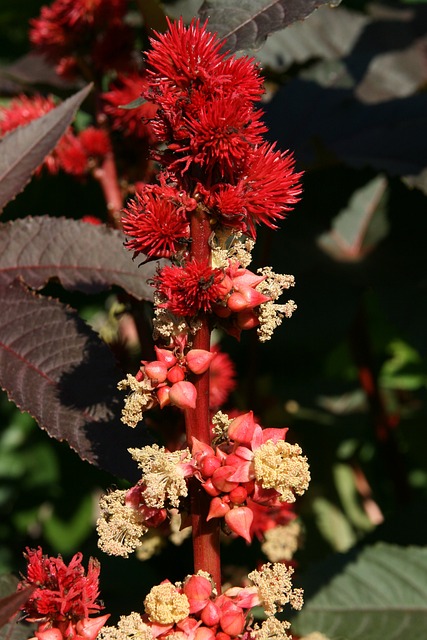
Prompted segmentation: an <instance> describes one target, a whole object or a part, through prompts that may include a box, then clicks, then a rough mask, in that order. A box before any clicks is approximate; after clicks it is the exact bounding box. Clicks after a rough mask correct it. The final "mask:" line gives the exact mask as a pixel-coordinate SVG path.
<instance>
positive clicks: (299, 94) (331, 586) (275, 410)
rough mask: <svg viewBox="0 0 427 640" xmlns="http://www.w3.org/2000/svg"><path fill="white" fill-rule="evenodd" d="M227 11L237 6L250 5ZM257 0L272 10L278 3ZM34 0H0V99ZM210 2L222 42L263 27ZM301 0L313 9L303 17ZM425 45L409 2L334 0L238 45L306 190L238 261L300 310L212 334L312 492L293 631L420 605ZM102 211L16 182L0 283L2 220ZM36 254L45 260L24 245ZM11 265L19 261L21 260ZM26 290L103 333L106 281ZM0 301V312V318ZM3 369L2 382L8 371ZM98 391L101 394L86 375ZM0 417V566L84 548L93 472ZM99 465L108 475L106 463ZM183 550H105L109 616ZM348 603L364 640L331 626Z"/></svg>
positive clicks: (372, 619) (425, 510)
mask: <svg viewBox="0 0 427 640" xmlns="http://www.w3.org/2000/svg"><path fill="white" fill-rule="evenodd" d="M229 4H230V3H228V5H229ZM240 4H241V5H242V7H243V8H246V7H248V8H249V11H253V12H254V13H256V11H255V9H257V11H258V10H259V8H260V7H261V9H262V6H266V5H267V3H265V2H264V3H263V2H259V1H258V2H255V1H254V2H248V3H240ZM270 4H271V3H270ZM273 4H274V5H275V8H276V9H277V10H279V9H280V8H281V7H282V5H284V3H281V2H276V3H273ZM41 5H42V2H39V1H36V0H20V1H19V2H17V1H16V0H14V1H13V2H12V0H3V2H2V7H1V10H0V60H1V67H0V91H1V94H2V100H4V101H7V100H8V99H9V96H10V95H11V94H13V92H14V90H16V88H17V87H18V88H19V90H22V88H24V89H25V88H28V87H31V86H32V84H31V82H30V79H29V78H28V77H25V73H24V75H23V72H22V71H20V69H19V66H18V67H17V66H16V60H17V59H18V58H19V57H20V56H24V55H25V54H26V53H27V52H28V41H27V23H28V19H30V18H31V17H35V16H36V15H38V13H39V10H40V7H41ZM222 5H223V3H222V2H219V1H214V0H212V1H211V2H205V3H204V4H203V6H202V7H201V15H202V16H207V15H210V16H211V22H212V24H215V25H216V28H218V30H219V31H220V35H229V36H230V34H232V35H233V37H232V38H230V40H229V43H230V44H231V46H233V47H234V46H236V47H237V48H240V46H243V47H248V48H250V47H252V46H253V45H257V46H259V45H260V40H259V39H260V38H262V35H263V33H262V29H260V28H259V25H258V23H257V22H256V21H255V20H252V21H250V24H252V27H253V29H252V30H250V32H245V33H244V34H242V33H241V30H239V29H237V28H236V26H235V25H236V24H237V25H238V24H241V23H242V18H241V16H239V15H237V9H236V11H235V10H234V9H233V8H232V7H230V6H228V7H227V12H226V15H225V17H224V13H223V9H222ZM295 5H296V6H297V8H298V6H299V7H301V6H303V5H304V3H295ZM309 5H310V7H314V6H315V3H310V2H307V3H306V4H305V8H307V7H308V6H309ZM200 6H201V2H194V1H192V0H179V1H178V2H171V1H169V2H165V3H164V8H165V10H166V11H167V12H168V13H169V14H170V15H180V14H181V13H184V14H185V15H186V17H187V18H190V17H191V16H192V15H195V13H196V12H197V11H198V10H199V8H200ZM242 7H239V10H241V9H242ZM254 8H255V9H254ZM221 11H222V13H221ZM265 13H267V12H266V11H265ZM307 13H308V11H307ZM261 14H262V11H261ZM304 15H305V14H304ZM300 17H303V15H302V14H301V16H300ZM264 18H265V19H266V20H267V23H268V20H270V21H271V24H270V26H269V27H268V28H266V29H265V34H264V35H266V34H267V32H268V31H271V30H274V29H275V22H274V21H275V20H279V22H280V20H281V24H282V23H283V19H282V18H280V15H279V18H277V16H276V14H274V15H273V16H272V15H271V14H270V13H268V15H265V16H264ZM239 20H240V22H239ZM215 21H216V22H215ZM236 21H237V22H236ZM265 24H266V22H265V21H263V25H264V26H265ZM243 35H244V38H243ZM239 38H242V39H241V40H239ZM242 43H243V44H242ZM426 45H427V7H426V5H425V4H423V3H422V2H418V3H417V2H413V3H411V2H400V3H389V4H386V3H384V4H381V5H379V4H376V5H373V4H367V3H364V2H355V1H353V2H350V1H349V2H343V3H342V4H341V5H340V6H339V7H337V8H334V9H333V10H332V9H330V8H327V7H325V8H321V9H319V10H318V11H317V12H315V13H313V14H312V15H311V16H310V17H309V18H307V20H305V21H304V22H298V23H296V24H294V25H292V26H291V27H289V28H287V29H285V30H277V31H274V33H272V35H270V36H269V37H268V38H267V41H266V43H265V44H264V45H262V46H261V47H260V48H258V50H256V51H255V53H254V55H255V56H256V57H257V58H258V59H259V60H260V61H261V64H262V66H263V69H264V73H265V77H266V87H267V94H266V102H265V104H264V105H263V107H264V110H265V119H266V121H267V123H268V126H269V128H270V132H269V136H270V138H271V140H278V144H279V146H280V147H281V148H283V149H286V148H291V149H294V151H295V155H296V158H297V163H298V166H299V168H302V169H304V171H305V177H304V198H303V200H302V202H301V203H300V204H299V205H298V207H297V210H296V212H295V213H293V214H292V215H291V216H290V217H289V219H288V220H287V221H286V222H284V223H283V225H282V226H281V229H280V231H277V232H276V233H271V232H261V233H260V240H259V242H258V244H257V256H256V260H257V264H256V266H259V265H263V264H267V263H270V264H272V266H273V267H274V269H275V270H276V271H278V272H291V273H294V274H295V276H296V280H297V288H296V290H295V299H296V302H297V304H298V307H299V308H298V312H297V314H295V315H294V317H293V318H292V320H291V321H289V322H287V323H286V324H285V326H284V328H282V330H281V331H277V332H276V334H275V336H274V338H273V340H272V342H271V344H267V345H259V344H258V343H257V342H256V339H255V338H254V337H253V336H244V337H243V338H242V342H241V343H240V344H239V345H238V344H234V342H233V341H231V340H230V341H228V340H224V342H223V347H224V349H225V350H228V351H229V352H230V354H231V355H232V357H233V358H234V360H235V361H236V364H237V368H238V371H239V378H240V384H239V388H238V391H237V392H236V393H235V397H234V401H235V404H236V405H237V406H238V407H239V408H240V409H248V408H252V409H253V410H254V411H255V412H256V414H257V415H259V416H260V417H261V418H262V421H263V424H264V425H265V426H284V425H289V426H291V427H292V433H293V434H294V437H295V440H296V441H298V442H299V443H301V445H302V446H303V449H304V451H305V453H306V454H307V456H308V458H309V461H310V464H311V469H312V483H311V487H310V490H309V492H308V493H307V496H306V497H305V498H304V500H303V501H301V502H300V505H299V512H300V515H301V520H302V523H303V526H304V531H305V533H304V544H303V546H302V548H301V549H300V551H299V552H298V555H297V562H298V574H299V576H300V577H301V580H302V582H303V583H304V584H305V587H306V593H307V596H308V604H307V606H306V607H305V609H304V610H303V612H302V615H301V616H300V619H299V622H298V621H297V624H299V625H300V626H299V627H297V628H298V629H299V630H300V631H301V633H307V632H309V631H311V630H313V628H318V629H320V630H322V631H324V632H325V633H329V634H330V636H331V637H332V638H334V637H337V638H348V639H350V638H359V637H362V634H363V638H364V640H367V639H372V640H376V638H378V639H379V638H383V637H385V636H387V637H388V638H390V639H391V638H396V639H397V638H401V637H403V635H408V637H411V639H412V640H414V639H415V638H418V637H420V638H421V637H423V636H422V635H420V633H421V632H420V629H422V628H424V629H425V624H426V608H425V607H426V605H425V603H426V598H425V597H424V598H423V599H422V598H421V600H418V599H417V598H418V597H419V592H418V594H417V593H412V592H411V591H410V589H409V590H408V589H407V588H406V587H405V576H406V575H407V574H408V572H409V575H410V576H411V578H412V579H413V581H415V584H416V585H417V586H418V585H420V584H421V583H422V580H421V578H420V573H419V571H420V570H419V567H424V565H425V563H426V559H425V549H417V548H415V547H414V548H413V547H409V546H408V545H417V546H423V545H425V541H426V539H427V538H426V533H427V531H426V528H427V524H426V523H427V518H426V515H427V495H426V492H427V467H426V464H425V451H426V444H427V438H426V435H425V434H426V429H425V423H426V381H427V370H426V364H425V362H426V361H425V355H426V349H427V338H426V332H425V326H426V324H427V296H426V287H427V259H426V255H427V252H426V250H425V238H426V237H427V218H426V194H427V94H426V91H425V89H426V86H427V84H426V83H427V53H426V52H427V46H426ZM39 79H40V82H39V83H38V87H39V88H40V89H45V88H47V85H49V82H48V80H49V77H42V76H39ZM55 93H56V94H57V95H59V96H62V97H65V96H66V95H69V93H70V91H69V90H68V89H67V88H66V87H64V86H60V85H59V86H57V87H56V88H55ZM78 117H80V118H82V117H83V118H84V114H83V115H82V113H80V114H79V116H78ZM103 204H104V202H103V199H102V196H101V193H100V191H99V189H98V186H97V184H95V183H94V182H92V181H91V180H90V179H88V180H87V181H86V182H81V183H76V182H75V181H74V180H73V179H72V178H70V177H68V176H65V175H58V176H54V177H52V176H43V179H40V180H37V179H34V180H32V181H31V183H30V184H29V185H28V187H27V188H26V190H25V191H24V192H23V193H22V194H20V195H19V196H18V197H17V198H16V200H14V201H13V202H11V203H10V204H9V205H8V206H7V207H6V209H5V211H4V212H3V216H2V223H4V224H2V229H1V234H2V235H1V236H0V243H2V242H3V246H2V249H1V255H0V277H1V278H7V277H8V276H7V272H8V263H7V251H6V247H7V246H8V245H9V243H10V242H11V237H10V235H8V233H9V231H10V230H9V231H8V226H7V221H9V220H16V219H18V218H24V217H26V216H38V215H50V216H55V217H58V218H59V217H66V218H67V219H68V224H70V225H73V224H74V222H73V221H74V220H77V219H80V218H81V217H82V216H83V215H99V216H100V217H101V218H103V217H104V210H103ZM95 232H96V231H94V233H95ZM34 233H35V232H34ZM69 237H70V238H72V244H73V249H74V250H76V251H78V250H81V249H82V246H84V245H82V242H83V238H82V234H80V235H79V231H78V228H77V227H76V229H75V230H73V231H70V235H69ZM107 241H108V242H114V238H108V239H106V243H107ZM34 247H35V250H36V251H37V250H39V251H40V254H42V253H43V247H42V246H41V245H40V244H37V241H35V242H34V245H33V248H34ZM106 257H108V252H107V251H106V254H105V256H102V255H100V256H96V259H98V260H99V261H100V262H101V263H102V264H103V262H105V264H103V268H105V269H108V259H105V258H106ZM131 267H132V264H131V265H130V267H129V269H130V271H131ZM26 268H28V270H29V271H31V265H29V267H26ZM52 275H55V274H50V277H52ZM134 277H135V273H133V274H132V273H129V274H128V278H130V279H132V278H134ZM76 279H78V278H77V276H76ZM115 284H116V285H117V287H119V286H123V284H122V283H121V282H116V283H115ZM34 286H37V287H38V288H40V287H42V293H43V295H49V296H52V297H54V298H58V299H60V300H61V301H62V302H65V303H67V304H70V305H71V306H72V307H73V308H75V309H77V310H78V314H79V316H80V317H81V318H82V319H84V320H86V321H89V323H90V324H92V326H93V327H94V328H95V330H97V331H101V333H102V331H105V330H106V328H108V326H109V324H108V323H109V322H110V323H111V322H112V321H114V313H113V312H112V311H111V310H112V309H113V308H114V302H115V300H116V298H115V296H116V291H117V289H114V290H113V292H111V291H109V292H100V293H97V294H96V295H92V296H90V298H89V297H88V295H87V294H86V293H82V287H81V286H80V287H79V286H70V287H68V288H67V290H65V289H63V288H62V287H60V286H59V285H57V284H56V283H50V284H47V285H46V286H45V283H44V282H40V283H37V284H36V285H34ZM126 286H130V285H126ZM43 287H44V288H43ZM83 291H84V289H83ZM17 295H20V294H17ZM140 297H142V298H143V297H144V293H143V292H142V293H141V296H140ZM6 303H7V300H4V301H3V302H2V306H1V308H2V311H1V314H0V315H1V317H0V323H2V322H5V319H6V315H5V314H6V308H7V304H6ZM28 305H29V301H28V300H23V302H22V309H23V310H24V309H26V310H27V312H28V313H29V314H30V315H29V317H31V310H30V307H29V306H28ZM52 305H53V306H54V302H52ZM76 321H77V320H76ZM28 322H31V320H29V319H28V317H27V323H28ZM67 331H68V329H67ZM70 331H71V329H70ZM104 335H105V334H104ZM102 368H103V367H101V366H100V371H101V369H102ZM2 373H3V376H6V377H7V375H8V371H7V369H4V371H3V372H2ZM100 376H101V374H100ZM98 383H99V385H100V387H102V376H101V377H100V378H99V379H98ZM4 386H6V383H5V384H4ZM80 391H81V392H82V393H83V391H82V389H80ZM83 395H84V394H83ZM0 411H1V418H0V425H1V430H0V571H1V572H4V573H6V572H9V571H15V572H16V571H17V570H19V569H20V568H21V567H22V549H23V548H24V547H25V545H30V546H37V545H39V544H41V545H43V548H44V549H45V550H46V551H47V552H51V553H54V554H56V553H62V554H63V555H64V556H65V557H69V556H70V555H71V554H72V553H74V552H75V551H77V550H82V551H83V552H84V553H85V554H88V555H89V554H93V555H99V554H97V549H96V539H95V536H94V528H93V527H94V520H95V518H96V513H95V504H96V502H97V500H96V498H97V496H98V495H99V493H100V491H102V490H103V489H104V488H106V487H108V486H109V485H110V484H111V475H110V474H109V473H107V472H102V471H100V470H99V469H97V468H96V467H94V466H91V465H90V464H88V463H87V462H83V461H82V460H80V458H79V457H78V456H77V455H76V454H75V453H74V452H72V451H70V449H69V448H68V447H67V446H66V445H65V444H63V443H60V442H57V441H56V440H53V439H50V438H49V437H48V435H47V434H46V432H45V431H42V430H40V429H39V428H38V426H37V425H36V423H35V422H34V421H33V420H32V419H31V418H30V417H29V416H28V414H25V413H20V411H19V410H18V409H16V408H15V407H14V405H13V404H12V403H10V402H9V401H8V400H7V398H6V395H5V394H3V395H2V396H1V399H0ZM68 417H69V416H68ZM67 419H68V418H67ZM114 446H115V447H116V446H117V442H116V441H114ZM105 455H106V457H107V459H108V453H107V454H105ZM88 457H89V459H90V455H89V456H88ZM113 457H114V456H113ZM110 458H111V456H110ZM107 467H108V465H107ZM110 470H113V471H114V469H110ZM116 473H117V475H119V476H123V475H124V474H121V473H120V469H119V468H117V470H116ZM116 482H119V483H121V482H123V481H122V480H116ZM120 486H121V485H120ZM377 543H380V545H379V546H374V545H376V544H377ZM185 548H186V547H185V546H184V550H183V553H179V554H177V553H176V550H173V549H169V548H167V549H166V552H165V553H164V554H162V555H161V556H158V557H156V558H154V559H152V560H150V561H148V562H146V563H144V565H142V569H141V564H140V563H139V562H138V561H136V560H127V561H126V563H124V562H123V561H122V560H121V559H116V558H106V557H103V558H102V565H103V571H102V574H101V578H102V580H103V584H102V594H103V598H104V600H105V601H106V603H108V610H110V611H111V610H113V609H114V610H115V611H116V612H120V613H127V612H128V611H131V610H132V602H131V599H132V593H136V594H137V598H138V600H137V602H139V601H140V599H141V595H140V593H141V589H142V590H144V585H142V587H141V580H143V582H144V584H146V585H147V589H148V587H149V586H150V585H151V584H152V583H153V582H154V581H159V580H161V579H163V578H165V577H166V575H167V576H168V577H169V578H170V579H171V580H174V579H179V577H181V576H182V574H183V573H185V572H186V571H188V570H189V568H188V566H187V565H188V560H187V557H188V556H189V554H186V553H185ZM338 552H339V553H340V554H341V555H333V554H336V553H338ZM259 555H260V553H259V549H251V550H250V551H249V552H248V551H247V549H246V547H245V545H244V543H241V544H240V543H234V546H233V551H232V552H231V551H230V550H228V549H227V548H226V549H225V552H224V558H225V563H226V564H227V563H228V564H229V565H231V564H233V565H241V566H242V567H245V566H246V565H250V564H251V563H250V561H249V558H248V556H253V558H254V559H255V558H257V557H259ZM124 565H125V566H124ZM388 565H389V566H391V565H392V566H393V570H394V571H395V572H396V578H395V584H396V585H398V586H396V589H395V590H391V591H390V592H389V593H385V594H384V596H385V597H386V600H387V606H390V607H391V606H396V607H397V610H398V611H399V612H401V613H402V617H401V618H400V619H401V620H403V619H404V621H405V625H406V626H405V625H404V626H403V627H399V626H398V625H396V624H395V623H394V622H393V619H392V618H391V617H390V616H388V622H387V621H386V622H385V623H384V624H385V626H382V624H383V622H382V621H381V619H380V617H379V616H380V613H379V610H380V609H381V608H382V607H383V606H384V602H383V601H382V600H380V601H379V605H378V611H375V607H374V610H373V611H372V606H371V605H372V599H371V598H370V597H366V596H367V595H371V594H372V591H375V590H376V589H378V590H379V591H380V592H381V591H382V585H384V584H388V583H389V581H390V575H389V574H387V571H386V573H385V574H384V573H381V571H382V569H381V567H382V568H384V566H385V567H386V568H387V566H388ZM171 567H172V575H171V573H170V568H171ZM366 567H368V568H369V570H366ZM230 571H231V569H230ZM141 575H142V578H141ZM424 575H425V573H424ZM339 580H341V581H342V582H340V581H339ZM123 581H125V582H126V591H125V592H124V590H123V589H121V587H120V585H121V584H122V583H123ZM424 584H425V580H424ZM133 585H139V587H138V589H136V588H135V589H133V588H132V587H133ZM325 585H328V586H327V587H326V588H325ZM361 585H362V586H361ZM424 591H425V587H424ZM344 592H345V593H346V594H348V597H346V598H344V600H343V602H342V606H341V604H340V603H341V600H340V599H339V597H338V596H339V594H340V593H341V594H342V593H344ZM415 592H417V589H415ZM421 593H424V592H421ZM424 595H425V593H424ZM331 602H332V603H333V604H334V606H335V607H336V609H334V610H332V609H331ZM136 606H137V605H136ZM351 607H353V608H356V609H357V611H358V612H359V616H361V618H360V619H363V621H364V623H366V625H367V626H368V628H369V629H370V632H369V633H370V635H369V633H368V634H367V631H366V627H365V626H364V625H361V626H360V627H359V626H358V625H356V624H354V621H353V620H352V619H349V618H348V616H349V612H348V610H349V609H350V608H351ZM368 609H369V611H368ZM325 611H329V614H327V613H325ZM408 611H412V614H411V613H408ZM403 614H405V615H403ZM364 616H368V617H367V618H365V617H364ZM386 623H387V624H386ZM387 625H388V626H387ZM417 634H418V635H417Z"/></svg>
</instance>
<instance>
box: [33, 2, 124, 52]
mask: <svg viewBox="0 0 427 640" xmlns="http://www.w3.org/2000/svg"><path fill="white" fill-rule="evenodd" d="M125 10H126V0H55V1H54V2H53V3H52V4H51V5H50V6H44V7H42V9H41V12H40V17H39V18H36V19H34V20H31V22H30V24H31V29H30V34H29V36H30V41H31V43H32V44H33V45H34V46H36V47H37V48H38V49H39V50H40V51H41V52H42V53H44V54H45V55H47V56H48V57H49V58H50V59H52V60H54V61H58V60H59V58H62V57H63V56H67V55H70V54H72V53H74V52H75V50H76V49H77V48H79V47H80V46H81V45H82V44H85V43H86V42H87V41H91V40H92V39H94V38H95V35H96V32H99V30H100V29H101V28H103V27H106V26H107V25H108V26H111V24H112V23H114V22H115V21H120V20H121V18H122V17H123V15H124V12H125ZM91 36H92V37H91Z"/></svg>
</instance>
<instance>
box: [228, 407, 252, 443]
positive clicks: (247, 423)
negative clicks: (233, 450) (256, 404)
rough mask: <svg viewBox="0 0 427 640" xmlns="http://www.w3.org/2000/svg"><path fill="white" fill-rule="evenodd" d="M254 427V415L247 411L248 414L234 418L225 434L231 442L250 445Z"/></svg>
mask: <svg viewBox="0 0 427 640" xmlns="http://www.w3.org/2000/svg"><path fill="white" fill-rule="evenodd" d="M255 427H256V423H255V421H254V414H253V412H252V411H248V413H244V414H243V415H241V416H237V418H234V420H233V422H232V423H231V424H230V426H229V427H228V432H227V434H228V437H229V438H230V440H233V442H239V443H241V444H247V445H250V444H251V442H252V438H253V435H254V433H255Z"/></svg>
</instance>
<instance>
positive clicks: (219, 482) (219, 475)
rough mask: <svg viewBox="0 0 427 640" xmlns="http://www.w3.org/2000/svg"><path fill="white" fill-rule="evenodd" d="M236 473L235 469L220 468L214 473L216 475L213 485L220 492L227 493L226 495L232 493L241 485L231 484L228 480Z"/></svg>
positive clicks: (213, 475) (228, 467)
mask: <svg viewBox="0 0 427 640" xmlns="http://www.w3.org/2000/svg"><path fill="white" fill-rule="evenodd" d="M234 472H235V468H234V467H231V466H227V465H226V466H224V467H219V469H217V470H216V471H214V473H213V474H212V478H211V479H212V484H213V485H214V487H216V488H217V489H219V490H220V491H225V492H226V493H228V492H229V491H232V490H233V489H235V488H236V487H237V486H238V485H239V483H238V482H230V481H229V480H228V478H229V477H230V476H232V475H233V473H234Z"/></svg>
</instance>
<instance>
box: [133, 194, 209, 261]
mask: <svg viewBox="0 0 427 640" xmlns="http://www.w3.org/2000/svg"><path fill="white" fill-rule="evenodd" d="M196 206H197V203H196V201H195V200H194V199H193V198H190V197H188V196H186V194H185V193H184V192H180V191H178V190H177V189H175V188H174V187H170V186H167V185H162V186H160V185H148V184H147V185H145V186H144V188H143V189H141V190H140V191H138V192H137V193H136V196H135V198H134V199H133V200H131V201H130V202H129V203H128V205H127V207H126V209H124V212H123V230H124V232H125V234H126V235H127V236H129V237H130V239H129V240H128V242H127V247H128V248H129V249H131V250H133V251H134V252H135V253H134V255H135V256H137V255H139V254H140V253H145V254H146V255H147V256H148V257H150V258H169V257H170V256H171V255H173V254H175V253H178V252H181V251H182V250H183V249H184V248H185V246H186V243H187V241H188V239H189V236H190V225H189V221H188V212H189V211H192V210H194V209H195V207H196Z"/></svg>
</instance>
